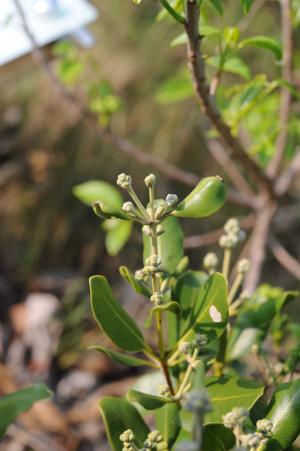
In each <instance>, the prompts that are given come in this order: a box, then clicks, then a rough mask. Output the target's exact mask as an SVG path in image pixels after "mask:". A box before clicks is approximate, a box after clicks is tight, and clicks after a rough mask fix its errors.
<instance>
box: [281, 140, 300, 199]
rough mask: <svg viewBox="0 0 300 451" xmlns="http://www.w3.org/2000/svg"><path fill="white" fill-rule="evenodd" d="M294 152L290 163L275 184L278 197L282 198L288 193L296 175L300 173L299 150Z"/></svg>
mask: <svg viewBox="0 0 300 451" xmlns="http://www.w3.org/2000/svg"><path fill="white" fill-rule="evenodd" d="M296 152H297V153H296V155H295V156H294V158H293V160H292V162H291V163H290V164H289V166H288V168H287V169H286V170H285V171H284V172H283V173H282V174H281V176H280V177H279V179H278V181H277V183H276V188H275V189H276V193H277V195H278V196H283V195H284V194H285V193H286V192H287V191H288V189H289V188H290V186H291V184H292V182H293V180H294V179H295V177H296V175H297V174H298V173H299V172H300V149H299V148H297V149H296Z"/></svg>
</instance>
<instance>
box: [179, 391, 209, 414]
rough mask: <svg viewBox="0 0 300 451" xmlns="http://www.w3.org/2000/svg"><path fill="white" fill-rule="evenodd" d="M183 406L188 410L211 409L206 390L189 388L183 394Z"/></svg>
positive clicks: (205, 411)
mask: <svg viewBox="0 0 300 451" xmlns="http://www.w3.org/2000/svg"><path fill="white" fill-rule="evenodd" d="M183 407H184V409H185V410H187V411H189V412H195V413H196V412H197V413H200V412H201V413H203V414H204V413H207V412H210V411H211V404H210V400H209V397H208V394H207V392H206V390H191V391H190V392H188V393H186V394H185V396H184V403H183Z"/></svg>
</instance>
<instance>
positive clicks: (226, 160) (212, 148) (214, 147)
mask: <svg viewBox="0 0 300 451" xmlns="http://www.w3.org/2000/svg"><path fill="white" fill-rule="evenodd" d="M207 147H208V150H209V152H210V153H211V155H212V156H213V158H214V159H215V160H216V161H217V162H218V163H219V165H220V166H221V168H222V169H223V170H224V171H225V172H226V173H227V175H228V176H229V178H230V180H231V182H232V184H233V185H235V187H236V188H237V190H238V191H240V192H242V193H244V195H245V196H246V197H248V196H249V197H250V198H252V199H253V196H254V195H255V193H254V191H253V190H252V188H251V186H250V185H249V183H248V182H247V180H246V179H245V178H244V177H243V175H242V173H241V171H240V170H239V168H238V167H237V166H236V164H235V163H234V161H233V160H232V159H230V155H228V153H227V152H225V150H224V149H223V147H222V146H221V144H220V143H219V142H218V141H216V140H212V139H210V140H208V141H207Z"/></svg>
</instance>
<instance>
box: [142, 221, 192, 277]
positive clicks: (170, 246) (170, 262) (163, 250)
mask: <svg viewBox="0 0 300 451" xmlns="http://www.w3.org/2000/svg"><path fill="white" fill-rule="evenodd" d="M161 225H162V228H163V230H164V233H163V234H162V235H160V236H159V237H158V239H157V241H158V254H159V256H160V257H161V262H162V267H163V268H164V270H165V271H167V272H168V273H170V274H173V273H174V272H175V271H176V268H177V266H178V264H179V263H180V261H181V259H182V257H183V255H184V252H183V232H182V228H181V225H180V223H179V221H178V219H176V218H173V217H171V216H170V217H168V218H166V219H164V221H162V223H161ZM143 240H144V263H145V262H146V259H147V258H148V257H149V256H150V255H151V240H150V238H149V237H148V236H146V235H144V236H143Z"/></svg>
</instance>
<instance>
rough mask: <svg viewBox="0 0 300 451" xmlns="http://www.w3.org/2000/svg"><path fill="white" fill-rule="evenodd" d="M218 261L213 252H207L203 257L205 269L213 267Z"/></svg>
mask: <svg viewBox="0 0 300 451" xmlns="http://www.w3.org/2000/svg"><path fill="white" fill-rule="evenodd" d="M218 263H219V259H218V257H217V255H216V254H215V253H214V252H209V253H208V254H206V255H205V257H204V259H203V266H204V268H205V269H215V268H216V267H217V265H218Z"/></svg>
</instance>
